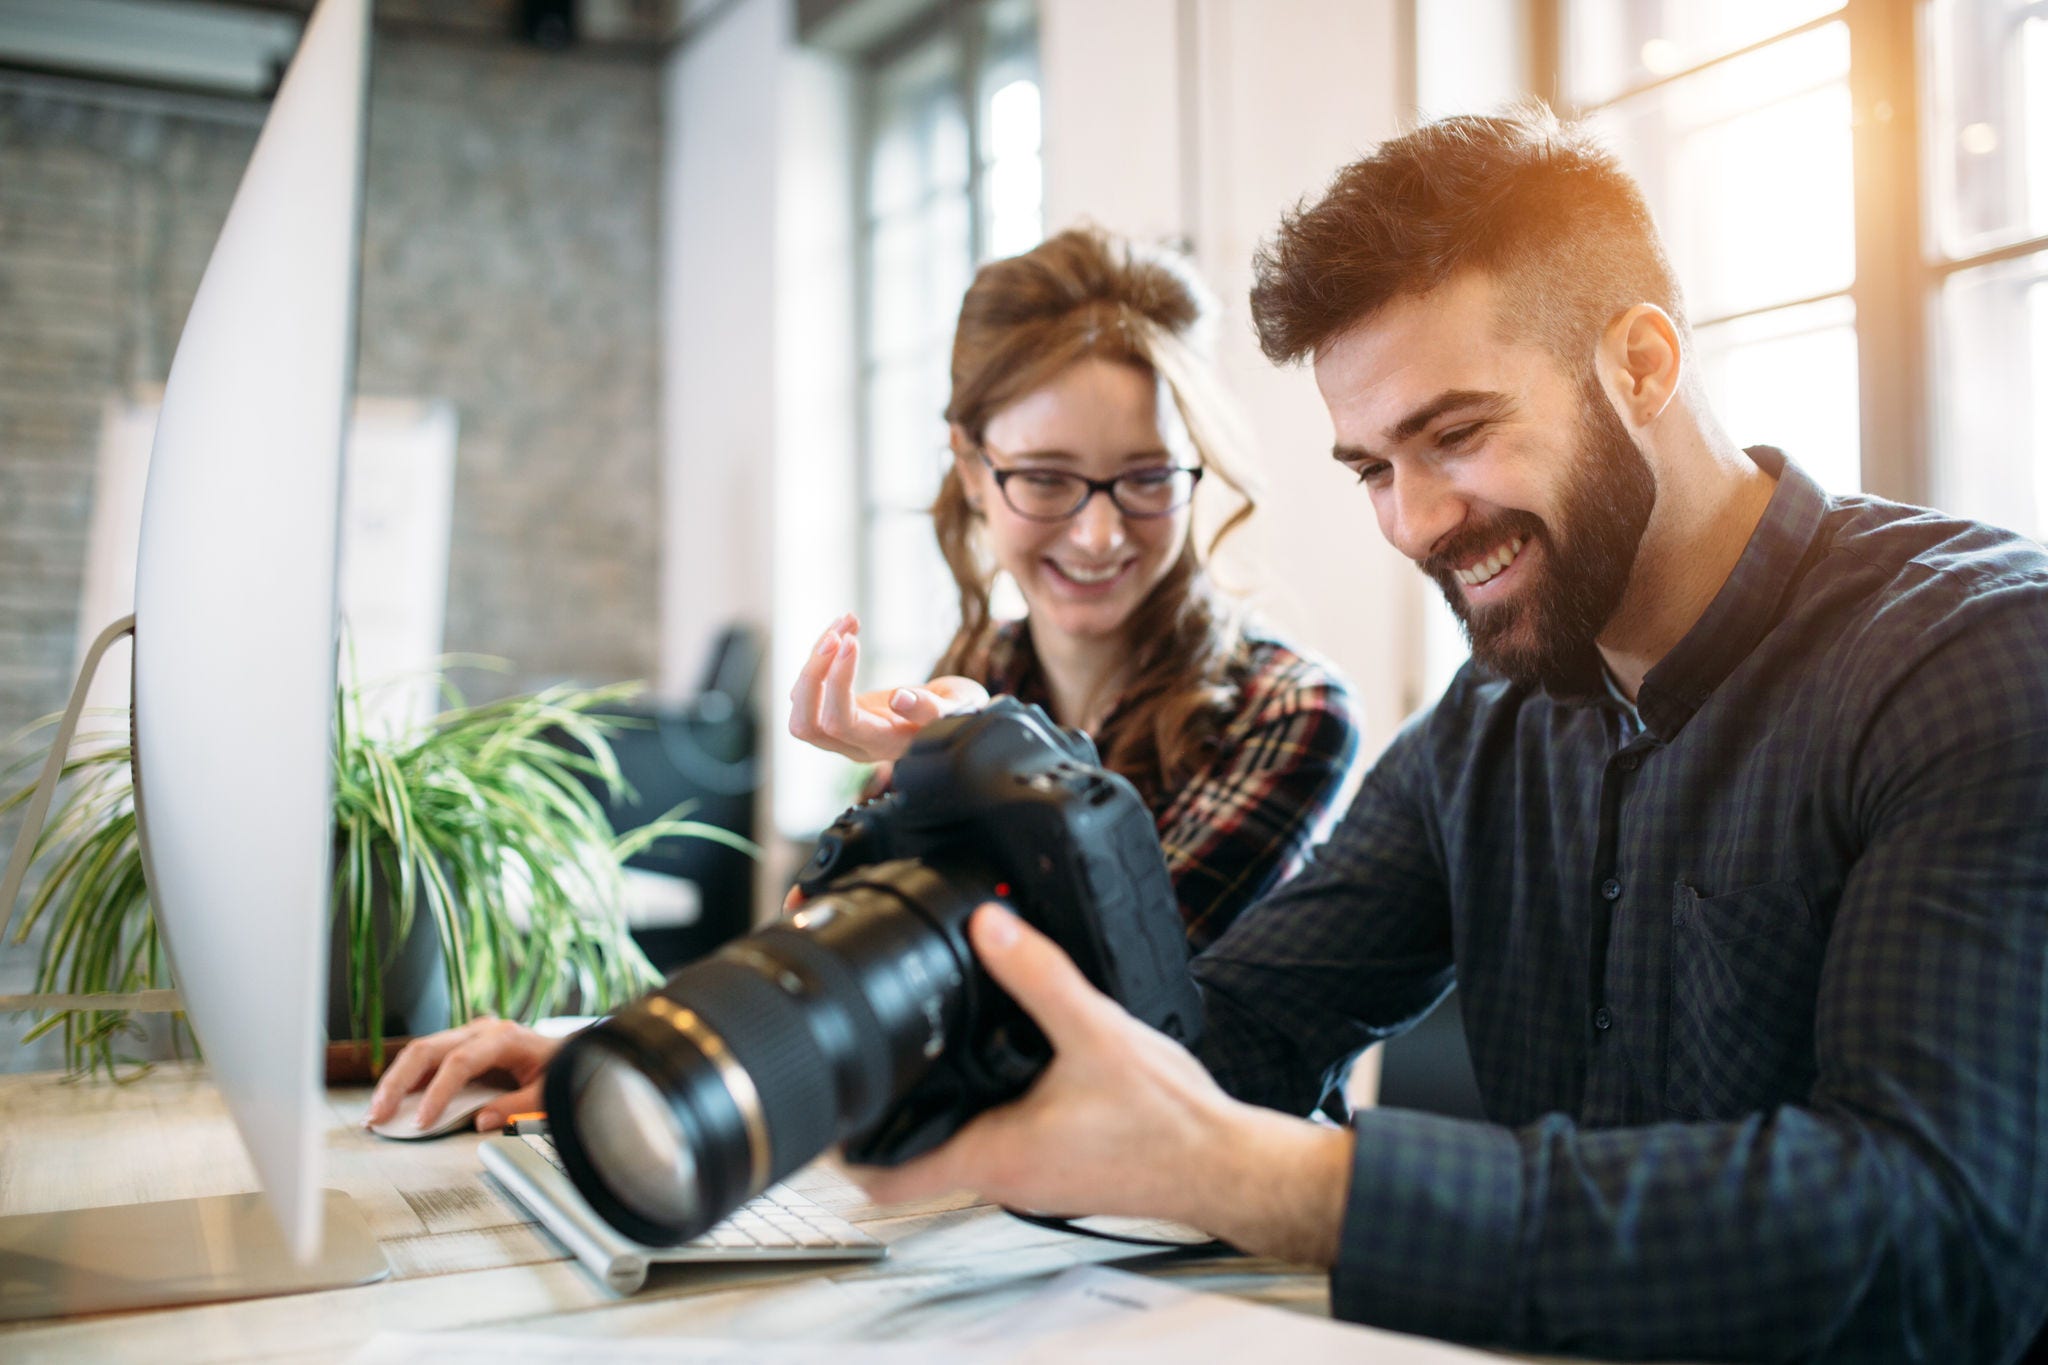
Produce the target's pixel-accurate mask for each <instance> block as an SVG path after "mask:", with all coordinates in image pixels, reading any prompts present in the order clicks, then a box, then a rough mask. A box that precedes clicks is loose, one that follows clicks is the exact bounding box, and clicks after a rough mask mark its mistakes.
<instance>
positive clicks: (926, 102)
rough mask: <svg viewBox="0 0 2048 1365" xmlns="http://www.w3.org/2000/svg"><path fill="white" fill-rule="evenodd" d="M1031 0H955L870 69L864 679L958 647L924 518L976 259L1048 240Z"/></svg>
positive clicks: (897, 674)
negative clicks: (952, 644) (959, 0)
mask: <svg viewBox="0 0 2048 1365" xmlns="http://www.w3.org/2000/svg"><path fill="white" fill-rule="evenodd" d="M1034 25H1035V21H1034V16H1033V13H1032V9H1031V7H1030V5H1029V4H1028V3H1024V2H1023V0H982V2H981V3H968V4H956V5H949V6H946V7H944V8H942V9H940V10H939V11H938V12H937V13H936V14H935V15H934V16H933V17H932V18H931V19H930V20H929V21H927V22H926V23H924V24H922V25H919V26H918V27H917V28H916V29H914V30H913V31H912V32H911V33H910V34H909V35H907V36H906V37H904V38H902V39H899V40H897V41H896V42H894V43H892V44H890V45H889V47H888V48H887V49H886V50H885V51H883V52H881V53H878V54H875V55H874V56H873V57H872V58H871V60H870V63H869V65H868V78H867V100H868V124H867V138H866V163H867V164H866V170H865V174H864V176H863V181H864V185H863V191H862V192H863V197H864V202H863V204H862V206H861V215H860V218H861V228H862V231H861V246H860V250H861V256H862V259H861V270H862V278H863V281H864V300H863V311H864V313H865V321H864V324H863V329H862V343H861V346H862V356H861V394H862V408H863V413H862V441H861V446H862V478H861V489H862V492H861V500H862V506H861V555H860V563H861V580H862V581H861V583H860V585H859V590H858V598H859V601H860V610H861V617H862V621H863V628H862V638H863V640H864V642H865V648H864V650H863V670H862V671H863V683H864V684H875V683H882V682H901V681H905V680H908V679H914V678H924V677H926V676H928V674H929V672H930V669H931V665H932V663H933V661H934V660H936V659H937V657H938V654H939V651H940V650H942V649H943V648H944V647H945V644H946V642H947V641H948V640H949V639H951V637H952V629H953V623H954V621H955V620H956V617H957V612H956V609H955V604H954V600H953V593H952V590H951V586H950V585H951V581H952V580H951V578H950V576H949V575H948V573H947V571H946V567H945V564H944V561H943V560H941V559H940V557H939V552H938V547H937V545H936V544H935V543H934V541H933V537H932V527H931V518H930V516H929V515H928V511H927V509H928V508H929V507H930V506H931V501H932V497H933V495H934V494H935V493H936V492H937V490H938V485H939V478H940V476H941V475H942V474H943V472H944V470H945V467H946V463H947V461H948V460H949V459H950V455H949V453H948V446H947V439H946V424H945V419H944V417H943V416H942V414H943V412H944V410H945V406H946V396H947V390H948V386H949V380H948V373H949V364H950V360H951V346H952V337H953V322H954V319H955V317H956V316H957V314H958V312H959V308H960V298H961V295H962V294H963V293H965V291H966V289H967V285H968V281H969V280H970V279H971V278H972V276H973V271H974V266H975V264H976V262H978V261H981V260H986V259H990V258H992V257H998V256H1007V255H1013V254H1015V253H1017V252H1019V251H1024V250H1027V249H1028V248H1030V247H1031V246H1033V245H1035V244H1036V243H1037V242H1038V240H1039V239H1040V237H1041V236H1042V235H1043V232H1044V225H1043V214H1042V198H1043V183H1044V176H1043V173H1042V171H1041V169H1040V156H1039V129H1040V116H1039V80H1038V61H1037V50H1036V30H1035V26H1034Z"/></svg>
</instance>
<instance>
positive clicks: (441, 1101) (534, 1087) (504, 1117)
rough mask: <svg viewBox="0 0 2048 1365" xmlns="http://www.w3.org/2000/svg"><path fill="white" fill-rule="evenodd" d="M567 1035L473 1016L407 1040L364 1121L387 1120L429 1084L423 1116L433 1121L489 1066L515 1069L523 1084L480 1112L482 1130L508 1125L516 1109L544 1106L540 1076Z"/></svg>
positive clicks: (372, 1098) (424, 1121)
mask: <svg viewBox="0 0 2048 1365" xmlns="http://www.w3.org/2000/svg"><path fill="white" fill-rule="evenodd" d="M561 1047H562V1040H561V1039H559V1038H549V1037H546V1036H544V1035H542V1034H539V1033H535V1032H534V1031H533V1030H532V1029H530V1028H527V1027H526V1026H525V1025H523V1024H515V1023H513V1022H512V1021H511V1020H509V1019H474V1020H471V1021H470V1022H469V1023H467V1024H464V1025H463V1026H462V1027H461V1028H452V1029H444V1030H443V1031H442V1032H440V1033H430V1034H428V1035H427V1036H426V1037H424V1038H415V1039H413V1040H412V1041H411V1042H410V1043H407V1044H406V1045H405V1048H404V1050H403V1051H401V1052H400V1053H399V1054H398V1055H397V1056H396V1057H394V1058H392V1060H391V1065H390V1066H389V1067H387V1068H385V1071H384V1078H383V1079H382V1080H380V1081H378V1082H377V1088H376V1090H374V1091H373V1092H371V1095H370V1108H369V1110H368V1112H366V1113H365V1114H364V1115H363V1123H364V1125H365V1126H368V1125H369V1124H372V1123H382V1122H383V1121H384V1120H385V1119H388V1118H390V1117H391V1116H392V1115H393V1114H395V1113H397V1112H398V1102H399V1101H400V1100H402V1099H404V1098H405V1097H406V1096H407V1095H410V1094H411V1093H412V1092H413V1091H415V1090H418V1089H419V1088H420V1087H421V1086H423V1085H424V1086H425V1087H426V1094H425V1095H423V1096H422V1097H421V1098H420V1108H419V1122H420V1126H421V1127H422V1128H427V1127H431V1126H432V1125H433V1122H434V1120H435V1119H437V1118H439V1117H440V1116H441V1111H442V1110H443V1109H445V1108H447V1106H448V1101H449V1100H450V1099H452V1098H453V1097H454V1095H455V1092H456V1091H458V1090H460V1089H462V1087H463V1086H465V1085H468V1084H469V1083H470V1082H471V1081H473V1080H475V1079H477V1078H478V1077H479V1076H482V1075H483V1074H484V1073H485V1072H487V1071H503V1072H507V1073H509V1074H510V1075H511V1077H512V1079H513V1080H514V1081H515V1082H517V1083H518V1085H519V1088H518V1089H517V1090H514V1091H511V1092H509V1093H507V1094H504V1095H500V1096H499V1097H498V1098H497V1099H495V1100H492V1101H491V1102H490V1103H489V1104H487V1105H485V1106H484V1107H483V1108H482V1109H481V1110H479V1111H478V1112H477V1116H476V1127H477V1131H478V1132H480V1133H483V1132H489V1131H490V1130H491V1129H493V1128H503V1127H504V1126H505V1124H506V1123H507V1122H508V1121H509V1120H510V1119H511V1117H512V1116H513V1115H514V1114H529V1113H535V1112H537V1111H539V1110H540V1109H541V1108H543V1107H544V1106H543V1105H542V1103H541V1097H540V1089H541V1078H542V1076H543V1075H544V1074H545V1073H546V1071H547V1069H548V1063H549V1062H550V1061H553V1060H554V1056H555V1053H556V1052H558V1051H560V1050H561Z"/></svg>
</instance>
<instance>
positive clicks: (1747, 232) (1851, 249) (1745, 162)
mask: <svg viewBox="0 0 2048 1365" xmlns="http://www.w3.org/2000/svg"><path fill="white" fill-rule="evenodd" d="M1537 4H1538V14H1537V20H1538V22H1537V28H1538V30H1539V31H1542V30H1544V29H1545V28H1546V27H1547V28H1548V29H1549V31H1551V32H1553V33H1554V34H1555V39H1556V41H1555V43H1554V50H1553V52H1552V60H1553V64H1554V79H1553V80H1551V81H1549V82H1542V81H1539V83H1538V84H1539V88H1543V87H1544V86H1546V85H1547V86H1548V87H1549V88H1554V89H1556V90H1558V91H1559V92H1560V93H1561V99H1560V103H1561V104H1562V105H1563V106H1564V107H1566V108H1568V109H1571V110H1575V111H1577V112H1580V113H1583V114H1586V115H1588V116H1590V117H1592V118H1593V119H1595V120H1596V121H1598V122H1600V123H1602V124H1604V125H1606V127H1607V129H1608V130H1609V132H1610V134H1611V135H1612V137H1613V139H1614V141H1615V143H1616V145H1617V148H1618V149H1619V150H1620V151H1621V153H1622V156H1623V159H1624V161H1625V162H1626V163H1627V164H1628V166H1629V168H1630V170H1631V171H1633V172H1634V173H1635V174H1636V175H1637V176H1638V177H1639V178H1640V179H1641V180H1642V182H1643V185H1644V189H1645V191H1646V193H1647V194H1648V196H1649V199H1650V204H1651V210H1652V212H1653V213H1654V214H1655V215H1656V217H1657V220H1658V224H1659V226H1660V228H1661V229H1662V231H1663V232H1664V235H1665V238H1666V241H1667V243H1668V244H1669V246H1670V248H1671V251H1672V255H1673V259H1674V263H1675V264H1676V266H1677V268H1678V271H1679V275H1680V278H1681V280H1682V281H1683V282H1684V285H1685V288H1686V291H1687V303H1688V308H1689V311H1690V313H1691V316H1692V321H1693V325H1694V329H1695V332H1696V334H1697V337H1698V341H1699V350H1700V356H1701V361H1702V364H1703V368H1704V372H1705V375H1706V378H1707V382H1708V388H1709V391H1710V393H1711V394H1712V397H1713V400H1714V403H1715V406H1716V409H1717V411H1718V412H1719V414H1720V416H1721V417H1722V419H1723V421H1724V423H1726V425H1727V426H1728V428H1729V431H1730V434H1731V435H1733V436H1734V437H1735V438H1736V439H1737V440H1738V441H1742V442H1744V443H1751V442H1756V441H1770V442H1772V443H1774V444H1778V445H1782V446H1784V447H1785V449H1786V450H1787V452H1788V453H1789V454H1791V456H1792V457H1793V458H1794V459H1795V460H1797V461H1798V462H1799V463H1800V464H1802V465H1803V466H1804V467H1805V468H1806V469H1807V470H1808V471H1809V472H1811V473H1812V474H1813V475H1814V476H1815V477H1816V478H1818V479H1819V480H1820V482H1821V483H1822V484H1823V485H1824V486H1826V487H1829V488H1832V489H1836V490H1842V491H1847V490H1851V489H1856V488H1869V489H1870V490H1872V491H1874V492H1878V493H1881V494H1883V495H1885V496H1887V497H1894V498H1900V499H1903V500H1906V501H1912V502H1928V503H1932V504H1934V505H1936V506H1939V507H1941V508H1943V509H1945V510H1948V511H1952V512H1956V513H1960V514H1962V515H1966V516H1971V517H1978V518H1981V519H1984V520H1987V521H1991V522H1995V523H1997V524H2000V525H2005V526H2010V527H2012V528H2014V529H2016V530H2020V531H2023V532H2025V533H2027V534H2030V535H2035V536H2040V535H2042V534H2043V533H2044V531H2048V399H2044V398H2042V397H2041V396H2040V394H2041V392H2042V391H2043V390H2044V389H2048V0H1911V3H1906V2H1905V0H1847V2H1846V3H1844V2H1843V0H1723V2H1722V3H1716V4H1713V5H1700V4H1694V3H1689V0H1537ZM1546 15H1548V16H1549V22H1548V23H1547V24H1546V20H1545V16H1546Z"/></svg>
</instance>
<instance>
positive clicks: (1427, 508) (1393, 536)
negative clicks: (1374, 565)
mask: <svg viewBox="0 0 2048 1365" xmlns="http://www.w3.org/2000/svg"><path fill="white" fill-rule="evenodd" d="M1378 508H1379V518H1380V531H1381V533H1382V534H1384V535H1385V536H1386V538H1387V541H1388V543H1390V544H1391V545H1392V546H1393V547H1394V548H1395V549H1397V550H1399V551H1400V552H1401V553H1402V554H1404V555H1406V556H1408V558H1410V559H1412V560H1414V561H1415V562H1416V563H1418V564H1419V563H1421V562H1422V561H1423V560H1425V559H1427V558H1429V556H1430V553H1431V552H1432V551H1433V550H1435V549H1436V547H1437V544H1438V543H1439V542H1440V541H1442V540H1443V538H1444V537H1445V536H1446V535H1448V534H1450V533H1451V532H1452V531H1454V530H1456V529H1457V528H1458V525H1459V524H1460V523H1461V522H1463V521H1464V520H1465V516H1466V512H1467V510H1468V509H1467V506H1466V501H1465V498H1464V495H1463V494H1461V493H1459V492H1458V490H1457V489H1456V488H1454V487H1452V486H1451V484H1450V483H1449V481H1448V480H1446V479H1444V478H1442V477H1441V476H1440V475H1438V474H1436V473H1435V472H1434V471H1431V470H1427V469H1424V470H1402V471H1399V472H1397V473H1396V474H1395V475H1394V479H1393V483H1392V485H1391V486H1390V487H1388V488H1387V489H1386V490H1385V491H1384V492H1383V493H1381V495H1380V497H1379V499H1378Z"/></svg>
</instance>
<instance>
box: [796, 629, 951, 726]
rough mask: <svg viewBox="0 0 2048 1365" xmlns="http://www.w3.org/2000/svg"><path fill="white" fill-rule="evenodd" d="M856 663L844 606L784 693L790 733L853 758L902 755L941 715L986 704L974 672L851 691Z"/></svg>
mask: <svg viewBox="0 0 2048 1365" xmlns="http://www.w3.org/2000/svg"><path fill="white" fill-rule="evenodd" d="M859 662H860V621H859V619H858V618H857V617H855V616H854V615H853V614H852V613H850V612H849V613H848V614H847V615H845V616H842V617H840V618H839V619H838V620H836V621H834V622H833V623H832V624H831V625H829V626H827V627H826V628H825V633H824V634H823V635H821V636H819V637H818V643H817V645H816V646H815V647H814V648H813V649H812V650H811V654H810V657H809V658H807V659H806V660H804V666H803V668H802V670H800V671H799V672H798V673H797V677H796V686H795V687H793V688H791V689H790V693H789V701H790V710H789V732H790V733H791V734H792V735H795V736H796V737H797V738H798V739H800V740H803V741H804V742H805V743H807V744H815V745H816V746H817V747H819V748H820V749H829V750H830V751H831V752H833V753H835V754H843V755H845V756H846V757H848V758H850V759H853V760H854V761H855V762H857V763H886V762H891V761H893V760H895V759H898V758H901V757H902V756H903V752H904V750H906V749H908V748H909V747H910V741H911V740H913V739H915V738H916V737H917V732H918V731H920V730H922V729H924V727H925V726H927V725H929V724H931V723H932V722H933V721H935V720H937V719H938V718H939V717H941V716H948V715H951V714H953V713H954V712H956V711H972V710H975V709H976V708H978V707H982V706H986V705H988V689H987V688H985V687H983V686H982V685H981V684H980V683H978V682H976V681H974V680H973V679H972V678H960V677H946V678H933V679H932V680H931V681H930V682H928V683H923V684H920V685H918V686H915V687H894V688H883V689H882V690H880V691H877V692H861V693H856V692H855V691H854V690H853V674H854V669H855V668H856V667H857V666H858V664H859Z"/></svg>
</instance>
